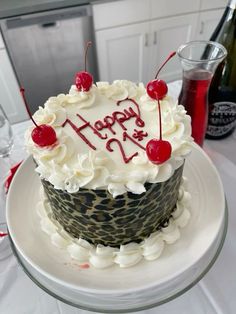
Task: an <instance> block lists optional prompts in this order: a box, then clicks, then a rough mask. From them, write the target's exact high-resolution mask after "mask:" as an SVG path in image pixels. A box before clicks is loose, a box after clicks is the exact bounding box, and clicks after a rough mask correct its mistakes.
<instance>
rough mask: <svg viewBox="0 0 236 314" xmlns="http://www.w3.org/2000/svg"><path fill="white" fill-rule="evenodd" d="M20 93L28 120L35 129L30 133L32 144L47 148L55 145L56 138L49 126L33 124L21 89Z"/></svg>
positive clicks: (23, 90) (23, 91)
mask: <svg viewBox="0 0 236 314" xmlns="http://www.w3.org/2000/svg"><path fill="white" fill-rule="evenodd" d="M20 92H21V95H22V98H23V100H24V104H25V107H26V110H27V113H28V115H29V117H30V119H31V120H32V122H33V124H34V125H35V128H34V129H33V131H32V133H31V137H32V140H33V142H34V143H35V144H37V145H38V146H40V147H47V146H51V145H55V144H56V142H57V136H56V132H55V130H54V129H53V127H51V126H50V125H47V124H41V125H38V124H37V123H36V122H35V120H34V118H33V117H32V115H31V112H30V110H29V105H28V103H27V101H26V98H25V89H24V88H23V87H21V88H20Z"/></svg>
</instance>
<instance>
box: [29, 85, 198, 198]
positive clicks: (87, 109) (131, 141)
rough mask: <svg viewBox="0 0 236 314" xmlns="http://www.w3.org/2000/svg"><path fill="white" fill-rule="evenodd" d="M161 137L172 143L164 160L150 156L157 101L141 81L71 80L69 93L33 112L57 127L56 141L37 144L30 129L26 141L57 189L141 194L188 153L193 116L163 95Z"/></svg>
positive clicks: (155, 132) (156, 129)
mask: <svg viewBox="0 0 236 314" xmlns="http://www.w3.org/2000/svg"><path fill="white" fill-rule="evenodd" d="M160 103H161V116H162V136H163V139H164V140H168V141H169V142H170V143H171V146H172V154H171V158H170V159H169V160H167V161H166V162H164V163H163V164H161V165H156V164H153V163H152V162H151V161H150V160H149V159H148V157H147V155H146V151H145V148H146V144H147V142H148V141H149V140H151V139H153V138H157V139H159V123H158V121H159V120H158V110H157V101H156V100H153V99H151V98H150V97H149V96H148V95H147V93H146V89H145V87H144V85H143V84H142V83H140V84H138V85H136V84H135V83H133V82H130V81H126V80H119V81H118V80H117V81H114V82H113V83H112V84H109V83H107V82H97V83H96V84H94V85H93V86H92V87H91V88H90V90H89V91H88V92H83V91H78V89H77V88H76V87H75V86H74V85H73V86H72V87H71V89H70V91H69V93H68V94H59V95H58V96H56V97H50V98H49V99H48V100H47V102H46V103H45V105H44V107H39V109H38V111H37V112H36V113H35V114H34V116H33V117H34V119H35V121H36V122H37V124H38V125H41V124H47V125H50V126H52V127H53V128H54V130H55V132H56V136H57V142H56V143H55V144H54V145H51V146H48V147H40V146H38V145H36V144H35V143H34V142H33V141H32V138H31V131H32V129H33V127H32V128H30V129H29V130H28V131H27V133H26V146H27V149H28V151H29V152H30V153H31V154H32V155H33V157H34V159H35V160H36V162H37V164H38V166H37V168H36V171H37V172H38V173H39V174H40V176H41V177H42V178H44V179H46V180H48V181H49V182H50V183H52V184H53V185H54V187H55V188H56V189H62V190H67V191H68V192H70V193H74V192H77V191H78V190H79V189H80V188H88V189H108V191H109V192H110V193H112V195H113V196H114V197H116V196H117V195H120V194H123V193H125V192H127V191H130V192H133V193H136V194H141V193H143V192H144V191H145V187H144V184H145V183H146V182H150V183H156V182H162V181H165V180H167V179H169V178H170V176H171V175H172V174H173V172H174V170H175V169H177V168H178V167H179V166H180V164H182V163H183V159H184V157H185V156H186V154H188V153H189V152H190V143H191V142H192V137H191V121H190V117H189V116H188V115H187V114H186V111H185V109H184V107H183V106H181V105H178V103H177V102H176V101H174V100H173V99H172V98H171V97H170V96H166V97H164V98H163V99H162V100H161V102H160Z"/></svg>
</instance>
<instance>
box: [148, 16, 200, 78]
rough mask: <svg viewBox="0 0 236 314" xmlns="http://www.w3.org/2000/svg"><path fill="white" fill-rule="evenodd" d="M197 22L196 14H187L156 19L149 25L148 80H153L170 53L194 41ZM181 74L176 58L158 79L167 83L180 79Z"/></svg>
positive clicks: (167, 65)
mask: <svg viewBox="0 0 236 314" xmlns="http://www.w3.org/2000/svg"><path fill="white" fill-rule="evenodd" d="M197 20H198V15H197V14H187V15H180V16H174V17H170V18H165V19H158V20H156V21H153V22H152V23H151V33H152V34H153V43H152V46H151V51H150V52H151V54H150V58H149V60H147V62H148V64H149V71H148V72H149V77H148V79H149V80H150V79H154V77H155V75H156V72H157V69H158V68H159V67H160V66H161V64H162V63H163V61H164V60H165V58H166V57H167V56H168V55H169V54H170V52H172V51H176V50H177V49H178V47H179V46H180V45H181V44H183V43H185V42H188V41H190V40H193V39H194V35H195V32H196V29H197ZM181 74H182V70H181V67H180V63H179V60H178V58H173V59H172V60H171V61H170V62H168V63H167V64H166V65H165V67H164V68H163V70H162V71H161V72H160V77H161V78H162V79H164V80H166V81H167V82H168V81H172V80H175V79H178V78H180V77H181Z"/></svg>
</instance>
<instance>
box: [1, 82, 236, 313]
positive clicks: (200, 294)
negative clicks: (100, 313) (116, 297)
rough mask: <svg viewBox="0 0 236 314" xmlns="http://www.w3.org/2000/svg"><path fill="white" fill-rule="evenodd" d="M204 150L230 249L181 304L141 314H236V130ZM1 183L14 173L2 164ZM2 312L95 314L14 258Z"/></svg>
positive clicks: (17, 133) (19, 142)
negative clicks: (222, 197) (53, 290)
mask: <svg viewBox="0 0 236 314" xmlns="http://www.w3.org/2000/svg"><path fill="white" fill-rule="evenodd" d="M179 86H180V85H179V83H178V82H177V83H176V84H171V86H170V88H169V91H170V93H171V94H172V95H174V96H175V95H177V94H178V91H179ZM31 124H32V123H31V121H25V122H21V123H18V124H15V125H13V132H14V147H13V150H12V154H11V157H10V162H11V164H12V165H14V164H15V163H17V162H19V161H21V160H22V159H25V158H26V157H27V154H26V152H25V150H24V144H23V143H24V132H25V130H26V128H27V127H28V126H29V125H31ZM203 148H204V150H205V151H206V153H207V154H208V155H209V157H210V158H211V159H212V161H213V163H214V164H215V166H216V168H217V170H218V172H219V174H220V176H221V179H222V182H223V186H224V190H225V194H226V198H227V202H228V208H229V225H228V233H227V236H226V240H225V243H224V247H223V249H222V252H221V254H220V256H219V257H218V259H217V261H216V262H215V264H214V265H213V267H212V268H211V270H210V271H209V272H208V273H207V274H206V276H205V277H204V278H203V279H202V280H201V281H200V282H199V283H198V284H197V285H195V286H194V287H193V288H192V289H190V290H189V291H188V292H186V293H185V294H183V295H182V296H180V297H178V298H177V299H175V300H173V301H171V302H169V303H166V304H164V305H161V306H159V307H158V308H152V309H149V310H144V311H141V312H137V314H138V313H139V314H156V313H158V314H189V313H191V314H234V313H235V308H236V300H235V291H236V273H235V260H236V242H235V237H236V211H235V204H236V193H235V186H236V130H235V132H234V133H233V134H232V135H231V136H230V137H228V138H226V139H224V140H218V141H209V140H206V141H205V143H204V147H203ZM0 169H1V171H0V184H1V187H2V184H3V181H4V175H6V173H7V169H9V164H8V163H7V161H6V160H3V159H0ZM5 199H6V198H5V195H4V193H3V191H2V189H1V195H0V223H1V222H4V221H5V215H4V213H5ZM0 313H2V314H16V313H17V314H85V313H90V312H87V311H85V310H80V309H76V308H73V307H71V306H69V305H66V304H64V303H62V302H60V301H58V300H56V299H54V298H53V297H51V296H49V295H48V294H47V293H46V292H44V291H43V290H41V289H40V288H39V287H38V286H36V285H35V284H34V283H33V282H32V281H31V280H30V279H29V278H28V277H27V276H26V274H25V273H24V272H23V270H22V269H21V267H20V266H19V265H18V263H17V261H16V259H15V257H14V255H13V254H10V256H8V258H7V259H5V260H2V261H1V260H0Z"/></svg>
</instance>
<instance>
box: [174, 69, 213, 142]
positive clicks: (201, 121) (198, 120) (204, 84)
mask: <svg viewBox="0 0 236 314" xmlns="http://www.w3.org/2000/svg"><path fill="white" fill-rule="evenodd" d="M211 79H212V73H211V72H209V71H206V70H201V69H194V70H189V71H185V72H184V76H183V85H182V90H181V92H180V96H179V104H181V105H183V106H184V107H185V109H186V111H187V113H188V114H189V115H190V116H191V119H192V122H191V124H192V137H193V138H194V140H195V142H196V143H197V144H199V145H200V146H202V145H203V141H204V138H205V133H206V128H207V119H208V88H209V85H210V83H211Z"/></svg>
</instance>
